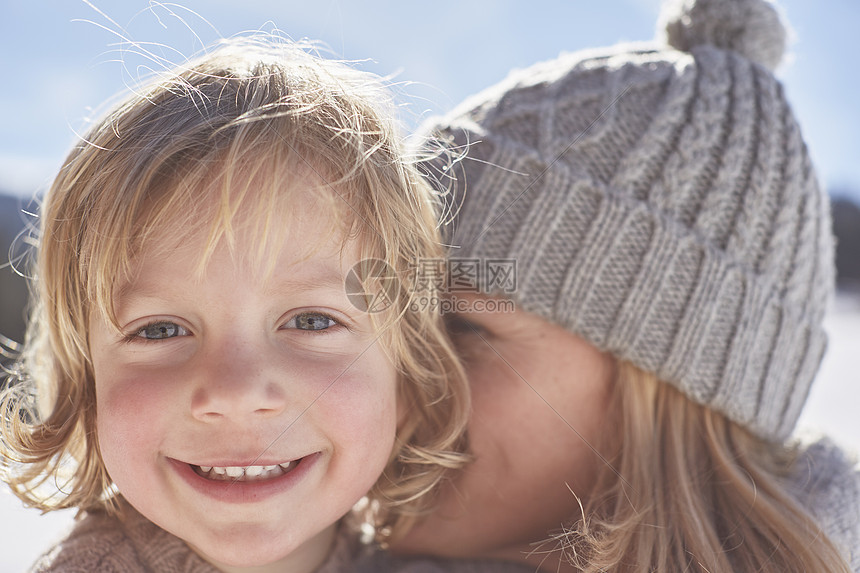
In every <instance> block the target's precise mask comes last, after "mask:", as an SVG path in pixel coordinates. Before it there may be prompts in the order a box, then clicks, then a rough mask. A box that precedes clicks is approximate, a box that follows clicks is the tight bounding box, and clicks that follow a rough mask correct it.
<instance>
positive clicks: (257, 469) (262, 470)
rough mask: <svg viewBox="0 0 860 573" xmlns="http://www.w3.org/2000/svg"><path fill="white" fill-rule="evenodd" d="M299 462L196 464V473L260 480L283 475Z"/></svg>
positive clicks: (204, 475) (229, 478) (212, 477)
mask: <svg viewBox="0 0 860 573" xmlns="http://www.w3.org/2000/svg"><path fill="white" fill-rule="evenodd" d="M297 463H298V462H296V461H291V462H284V463H282V464H278V465H274V466H248V467H242V466H225V467H218V466H195V465H192V466H191V467H192V468H193V469H194V471H195V473H197V475H199V476H201V477H205V478H206V479H211V480H218V481H228V480H229V481H258V480H264V479H269V478H273V477H277V476H282V475H284V474H285V473H287V472H289V471H290V470H292V469H293V468H294V467H295V466H296V464H297Z"/></svg>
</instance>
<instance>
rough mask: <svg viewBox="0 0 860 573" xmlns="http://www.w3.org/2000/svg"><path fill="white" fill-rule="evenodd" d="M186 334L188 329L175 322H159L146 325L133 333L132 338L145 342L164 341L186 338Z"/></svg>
mask: <svg viewBox="0 0 860 573" xmlns="http://www.w3.org/2000/svg"><path fill="white" fill-rule="evenodd" d="M188 334H189V333H188V329H186V328H185V327H183V326H179V325H178V324H176V323H175V322H169V321H159V322H153V323H150V324H147V325H146V326H144V327H143V328H141V329H140V330H138V331H137V332H135V333H134V337H135V338H143V339H145V340H165V339H167V338H175V337H177V336H188Z"/></svg>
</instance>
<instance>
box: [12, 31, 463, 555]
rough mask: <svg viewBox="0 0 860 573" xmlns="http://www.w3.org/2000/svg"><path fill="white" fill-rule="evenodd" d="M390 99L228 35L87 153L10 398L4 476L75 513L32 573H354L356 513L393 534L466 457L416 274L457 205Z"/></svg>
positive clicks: (345, 74) (344, 74)
mask: <svg viewBox="0 0 860 573" xmlns="http://www.w3.org/2000/svg"><path fill="white" fill-rule="evenodd" d="M386 102H387V99H386V96H385V91H384V90H383V89H382V88H381V86H380V83H379V82H378V80H376V79H375V78H372V77H369V76H368V75H366V74H363V73H360V72H358V71H356V70H354V69H352V68H350V67H348V66H345V65H342V64H338V63H334V62H331V61H327V60H323V59H320V58H318V57H316V56H311V55H309V54H308V53H307V52H306V51H303V50H301V49H299V48H298V47H296V46H293V45H288V44H286V43H285V42H280V41H269V40H266V41H261V40H248V39H246V40H235V41H231V42H226V43H225V44H224V45H222V46H220V47H219V48H217V49H215V50H213V51H212V52H210V53H209V54H207V55H205V56H203V57H202V58H200V59H198V60H196V61H192V62H189V63H188V64H186V65H183V66H181V67H179V68H178V69H177V70H175V71H174V72H171V73H169V74H165V75H164V76H163V77H160V78H159V79H158V80H157V81H155V82H153V83H152V84H151V85H149V86H145V87H143V88H141V89H140V90H138V91H136V92H135V93H134V94H133V95H131V96H130V97H129V98H127V99H126V100H125V101H124V102H122V103H121V104H119V105H118V106H117V107H116V108H115V109H113V110H112V111H111V112H110V113H109V114H108V115H107V116H106V118H105V119H103V120H102V121H101V122H100V123H98V124H97V125H95V126H94V127H93V129H92V130H91V131H90V132H89V133H88V134H87V135H86V136H85V137H84V139H83V140H82V141H81V142H80V143H79V144H78V145H77V146H76V147H75V149H74V150H73V151H72V152H71V154H70V155H69V157H68V159H67V160H66V162H65V164H64V165H63V167H62V169H61V170H60V173H59V175H58V176H57V178H56V180H55V182H54V184H53V186H52V188H51V190H50V192H49V193H48V195H47V197H46V198H45V201H44V205H43V207H42V210H41V228H40V231H39V240H40V245H39V252H38V263H37V267H36V272H35V294H36V297H37V298H36V300H37V306H36V307H35V311H34V312H33V318H32V321H31V325H30V332H29V339H28V348H27V351H26V353H25V356H24V359H23V361H22V364H21V365H20V368H19V370H18V371H17V374H16V376H15V378H14V379H13V380H11V384H10V386H9V389H8V390H7V391H6V393H5V394H4V396H3V412H4V414H3V420H4V423H3V430H2V431H3V433H2V436H3V440H2V449H3V455H4V456H5V457H6V458H8V460H10V461H8V462H6V463H5V464H4V466H3V478H4V480H5V481H7V482H8V483H9V484H10V486H11V487H12V489H13V491H14V492H15V493H16V494H17V495H18V496H19V497H21V498H22V499H23V500H24V501H25V502H27V503H29V504H31V505H33V506H35V507H38V508H40V509H42V510H52V509H59V508H65V507H77V508H80V509H81V510H82V511H81V520H79V522H78V523H77V525H76V527H75V529H74V530H73V531H72V533H71V534H70V536H69V537H68V538H67V539H66V540H64V541H63V542H61V543H60V545H58V546H57V547H55V548H54V549H53V550H52V551H50V552H49V553H47V554H46V555H45V556H44V557H43V558H42V559H41V561H40V562H39V563H37V565H36V567H35V568H36V570H39V571H59V570H67V569H69V568H70V567H72V568H73V567H78V568H79V569H81V570H93V571H95V570H107V569H109V570H123V571H134V570H182V571H186V570H187V571H208V570H213V569H214V570H224V571H233V570H241V569H243V568H245V567H254V570H255V571H266V570H278V571H296V572H299V571H336V570H344V569H349V564H350V562H351V561H352V560H353V559H355V558H356V555H357V554H358V552H359V549H358V547H357V543H356V542H355V539H357V533H356V530H357V527H354V526H352V525H350V524H349V523H346V522H345V521H344V520H343V519H342V518H343V517H344V516H345V515H347V514H349V513H350V511H351V509H352V508H353V507H354V506H355V505H356V503H357V502H359V501H360V500H362V498H364V497H365V496H367V498H368V500H369V503H367V504H366V507H367V508H369V509H368V510H366V511H365V512H364V513H363V514H362V515H363V518H364V519H366V520H367V521H368V522H369V524H370V525H372V526H375V527H376V531H377V532H381V533H384V534H386V535H389V536H393V537H396V536H398V535H399V534H401V533H402V532H403V531H405V529H406V528H407V527H408V524H409V522H410V521H411V519H412V517H414V516H415V515H417V514H418V513H420V512H421V511H422V510H423V509H425V508H426V506H427V504H428V500H429V499H430V496H429V495H427V494H429V493H430V492H432V491H433V489H434V488H435V486H436V484H437V483H438V482H439V481H440V480H441V479H442V476H443V474H444V472H445V471H446V468H453V467H459V466H460V465H461V464H462V463H463V462H464V460H465V456H464V455H463V454H462V453H461V452H462V449H463V437H462V433H463V427H464V425H465V418H466V416H467V411H468V391H467V389H466V387H465V385H464V384H465V382H464V378H463V374H462V371H461V370H460V367H459V366H458V363H457V360H456V358H455V356H454V354H453V353H452V350H451V348H450V346H449V345H448V342H447V341H446V339H445V337H444V331H443V329H442V327H441V324H440V322H439V317H438V316H436V315H435V314H434V313H433V312H432V310H430V309H428V310H426V311H414V310H410V311H408V312H407V311H406V309H407V308H408V304H409V300H408V299H409V293H408V292H407V290H408V288H407V286H408V285H407V284H406V282H399V281H398V280H397V278H398V277H399V278H402V277H404V276H406V273H407V272H408V271H409V269H410V267H414V265H415V264H416V261H418V260H419V259H423V258H440V257H441V252H440V248H441V247H440V243H439V240H438V236H437V218H438V215H439V213H438V208H437V207H438V205H439V204H440V202H439V201H437V198H436V197H435V196H434V195H433V193H432V192H431V191H430V189H429V187H428V186H427V184H426V183H424V182H423V181H422V179H421V178H420V176H419V174H418V172H417V171H416V170H415V169H414V167H413V166H412V165H410V164H409V163H408V162H407V161H406V160H405V159H404V158H403V156H402V155H401V151H400V142H399V139H398V134H397V131H396V129H395V127H394V125H393V124H392V122H391V121H390V120H389V118H390V117H392V116H393V114H391V113H389V110H388V109H387V107H386V105H387V103H386ZM380 269H384V270H387V271H390V273H388V274H386V273H381V274H380V272H379V271H380ZM348 276H357V277H358V278H359V284H360V286H362V288H363V291H364V292H365V293H366V296H364V297H362V296H359V297H356V296H355V293H353V292H348V290H349V289H346V288H345V287H344V284H345V281H346V280H347V277H348ZM392 277H393V279H392ZM380 300H381V301H383V302H384V303H385V304H378V302H379V301H380ZM374 301H375V302H376V303H377V304H372V303H374ZM54 483H56V485H57V487H56V488H49V487H47V486H48V485H53V484H54ZM357 520H358V518H356V521H357ZM108 563H110V564H112V565H110V566H109V567H108V566H107V564H108ZM105 567H107V569H105Z"/></svg>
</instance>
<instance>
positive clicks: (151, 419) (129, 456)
mask: <svg viewBox="0 0 860 573" xmlns="http://www.w3.org/2000/svg"><path fill="white" fill-rule="evenodd" d="M169 384H170V381H168V380H163V379H157V378H153V377H151V376H139V375H130V376H129V375H127V376H124V377H123V376H122V375H121V374H120V373H119V372H105V373H98V372H97V374H96V395H97V412H98V437H99V444H100V447H101V450H102V457H103V458H104V461H105V465H106V466H107V469H108V472H109V473H111V474H112V475H113V474H114V473H118V472H121V471H122V468H124V467H132V466H133V465H134V462H135V460H141V459H150V458H152V457H154V456H156V455H157V453H158V443H159V441H160V438H159V436H160V435H161V432H160V431H159V430H160V428H162V427H163V420H164V419H165V417H166V416H168V415H169V413H170V412H171V409H175V404H176V400H175V398H173V399H171V396H170V393H169V392H166V387H167V386H169Z"/></svg>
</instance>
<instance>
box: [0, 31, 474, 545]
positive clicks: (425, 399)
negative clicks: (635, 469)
mask: <svg viewBox="0 0 860 573" xmlns="http://www.w3.org/2000/svg"><path fill="white" fill-rule="evenodd" d="M393 117H394V113H393V109H392V107H391V102H390V99H389V96H388V93H387V90H385V89H384V87H383V86H382V84H381V83H380V81H379V80H378V78H376V77H373V76H370V75H369V74H366V73H362V72H359V71H357V70H355V69H353V68H351V67H349V66H346V65H343V64H340V63H336V62H332V61H329V60H324V59H321V58H319V57H317V56H314V55H311V54H310V53H308V51H307V50H306V49H302V48H300V47H298V46H296V45H292V44H288V43H286V42H285V41H280V40H275V41H272V40H270V39H263V40H260V39H244V40H232V41H229V42H224V45H222V46H220V47H218V48H217V49H216V50H214V51H212V52H211V53H209V54H206V55H204V56H203V57H201V58H199V59H198V60H195V61H191V62H189V63H188V64H186V65H184V66H180V67H179V68H178V69H177V70H175V71H174V72H170V73H165V74H164V77H162V78H159V79H158V81H155V82H153V83H152V84H151V85H149V86H144V87H143V88H141V89H140V90H138V91H136V92H135V93H133V94H132V95H131V96H130V97H128V98H127V99H126V100H125V101H123V102H122V103H120V104H119V105H118V106H117V107H116V108H115V109H113V110H112V111H111V112H110V113H109V114H108V115H107V116H106V117H105V118H104V119H103V120H102V121H101V122H100V123H98V124H96V125H95V126H94V127H93V128H92V129H91V130H90V132H89V133H88V134H87V135H86V137H85V138H84V139H83V140H82V141H81V142H80V144H78V145H77V146H76V147H75V148H74V149H73V150H72V152H71V153H70V154H69V156H68V158H67V159H66V161H65V163H64V165H63V167H62V168H61V170H60V172H59V174H58V176H57V177H56V180H55V181H54V183H53V185H52V187H51V189H50V191H49V193H48V195H47V197H46V198H45V201H44V204H43V206H42V209H41V215H40V217H41V228H40V237H39V250H38V261H37V266H36V270H35V277H34V278H35V280H34V298H35V307H34V310H33V314H32V319H31V322H30V329H29V332H28V339H27V344H26V350H25V354H24V357H23V360H22V363H21V365H20V367H19V371H18V374H17V375H16V376H15V379H10V381H9V387H8V389H7V390H5V391H4V393H3V394H2V420H3V423H2V430H0V431H2V434H0V435H1V436H2V440H0V448H2V450H0V453H2V458H3V460H4V461H3V462H2V467H0V469H1V470H2V477H3V479H4V481H7V482H8V483H9V484H10V485H11V487H12V490H13V492H15V494H16V495H18V496H19V497H20V498H21V499H23V500H24V501H25V502H26V503H28V504H30V505H34V506H36V507H38V508H40V509H42V510H44V511H48V510H52V509H59V508H66V507H79V508H83V509H87V508H94V507H99V506H104V505H107V506H110V505H111V504H112V500H113V498H114V497H115V494H116V492H115V491H114V488H112V484H111V479H110V476H109V475H108V473H107V471H106V469H105V467H104V464H103V462H102V460H101V457H100V454H99V449H98V441H97V439H96V416H97V412H96V402H95V393H94V380H93V368H92V363H91V358H90V357H91V353H90V348H89V344H88V339H87V325H88V320H89V317H90V315H91V314H92V313H93V312H97V311H100V312H103V313H104V314H105V316H107V317H108V319H109V320H111V321H112V322H113V323H114V326H117V321H116V317H115V313H114V308H113V301H114V298H115V295H116V294H117V289H119V288H122V285H123V284H124V282H125V281H126V280H127V279H128V278H129V277H130V276H132V274H133V270H134V264H135V260H136V257H137V256H138V254H139V253H140V252H141V251H142V250H143V249H144V248H164V247H165V243H164V240H163V239H164V235H163V234H164V231H165V229H169V233H168V234H169V235H170V236H171V237H170V238H171V240H177V239H178V240H181V239H182V238H183V237H185V236H187V235H190V234H192V233H199V232H204V233H206V236H207V237H208V241H207V251H206V252H205V253H201V261H200V265H201V268H202V266H203V265H204V264H205V261H206V260H207V259H208V257H209V256H210V255H211V253H212V251H213V250H214V249H215V248H216V246H217V245H218V244H219V243H221V242H224V243H226V244H227V245H228V246H230V247H231V248H232V247H233V241H234V238H235V235H236V233H237V232H238V227H239V226H240V225H243V224H244V225H245V226H244V227H243V230H245V227H250V228H251V229H252V230H253V232H255V233H256V239H257V246H258V247H259V248H257V249H256V252H255V253H241V256H243V257H256V261H257V262H259V263H260V264H263V265H265V264H266V263H267V262H268V264H271V258H269V259H266V253H267V252H268V251H267V246H268V245H278V244H282V242H283V238H284V236H285V235H284V233H285V232H286V227H287V225H284V224H283V223H282V222H281V221H280V220H279V219H280V216H282V215H283V214H284V213H287V212H288V211H286V210H285V209H288V208H289V201H290V193H291V187H292V186H291V185H290V182H291V180H292V181H295V180H296V179H299V178H304V179H302V181H307V180H312V181H321V182H322V183H321V184H319V185H317V186H315V187H314V189H313V192H314V193H315V195H316V196H317V198H318V199H320V200H321V201H327V203H325V205H326V206H330V207H331V209H330V210H329V211H330V213H326V215H330V216H331V219H330V220H326V219H324V221H325V224H324V225H322V226H321V227H323V229H321V235H324V234H325V233H326V232H329V230H330V229H334V230H335V231H337V230H342V231H343V233H344V235H343V236H345V237H347V239H348V240H352V239H355V240H357V241H358V244H359V246H360V249H361V259H362V260H364V259H376V260H378V261H383V262H382V263H379V262H377V263H374V264H370V265H368V266H366V267H362V269H360V270H365V271H368V272H371V273H373V272H376V271H379V269H380V266H381V268H383V269H388V270H390V271H393V273H394V276H396V277H399V278H401V279H403V278H405V277H407V276H408V274H409V272H410V269H413V268H415V265H416V264H417V261H419V260H420V259H441V258H442V257H443V252H442V250H441V245H440V241H439V238H438V218H439V216H440V213H439V211H440V205H442V204H443V201H441V200H440V199H439V197H437V196H435V195H434V193H433V191H431V189H430V188H429V186H428V185H427V183H425V182H424V180H423V179H422V178H421V177H420V175H419V173H418V171H417V170H416V169H415V167H414V166H413V165H412V163H411V162H410V161H407V160H406V158H405V155H404V153H403V151H402V148H401V144H402V142H401V141H400V135H399V133H398V131H397V129H396V126H395V122H394V121H393ZM204 193H208V194H209V196H210V197H212V196H213V195H214V197H212V199H213V200H210V201H202V199H203V198H204V197H203V194H204ZM207 205H211V207H208V206H207ZM240 212H241V213H242V216H241V217H238V216H237V213H240ZM329 222H330V225H329ZM332 232H334V231H332ZM279 238H280V239H281V240H280V241H279V240H278V239H279ZM386 265H387V266H386ZM358 274H359V279H361V280H364V279H367V284H371V285H372V284H373V281H372V279H373V276H362V273H361V272H359V273H358ZM377 282H378V281H377ZM408 287H409V285H408V282H407V281H405V280H400V281H395V282H394V286H393V287H392V283H391V281H389V282H388V283H386V284H385V285H384V287H383V290H384V291H385V292H383V293H381V294H384V295H386V296H387V297H388V298H386V299H384V300H385V301H387V303H386V304H387V305H390V306H387V308H371V309H369V310H370V311H375V310H380V312H378V313H376V314H373V315H372V320H373V321H374V324H376V325H377V326H378V327H379V328H380V329H381V337H380V342H381V343H382V344H383V345H384V348H385V349H386V351H387V352H388V353H389V355H390V356H391V357H392V359H393V362H394V363H395V365H396V367H397V369H398V371H399V374H400V381H399V390H398V399H399V400H401V401H402V404H403V405H404V406H405V408H407V409H408V415H406V416H403V419H404V421H403V422H402V423H401V424H400V427H399V429H398V434H397V442H396V446H395V448H394V451H393V452H392V454H391V458H390V460H389V463H388V465H387V467H386V469H385V472H384V474H383V476H382V477H381V478H380V479H379V481H378V482H377V484H376V485H375V487H374V488H373V490H372V491H371V492H370V494H369V497H370V499H371V500H372V501H373V502H374V507H377V508H379V513H378V514H377V515H376V521H377V525H386V526H391V527H392V529H393V531H394V533H395V534H396V533H397V528H396V527H394V526H398V525H401V524H402V523H403V522H404V521H408V520H409V519H410V518H411V517H412V516H414V515H416V514H419V513H421V512H422V511H424V510H426V509H427V508H426V504H427V502H428V499H429V498H430V496H425V495H423V494H425V493H427V492H428V491H430V490H431V489H432V488H433V487H434V486H435V485H436V484H437V483H438V482H439V481H440V479H442V477H443V474H444V472H445V470H446V468H455V467H459V466H460V465H461V464H462V463H463V462H464V461H465V459H466V456H465V454H464V453H463V449H464V442H463V431H464V428H465V424H466V420H467V417H468V387H467V386H466V382H465V377H464V374H463V372H462V369H461V367H460V365H459V363H458V361H457V359H456V357H455V354H454V353H453V350H452V348H451V346H450V345H449V342H448V341H447V339H446V337H445V333H444V329H443V327H442V325H441V322H440V318H439V316H438V315H437V314H436V313H435V312H434V311H433V309H431V308H426V309H418V310H415V309H414V308H413V309H410V310H409V311H408V312H407V309H409V306H410V305H409V302H410V301H409V294H410V293H409V292H408V290H409V289H408ZM51 480H54V482H55V484H54V485H55V486H56V487H55V488H54V487H48V488H47V489H45V488H46V487H47V486H50V485H51V484H50V481H51Z"/></svg>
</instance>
